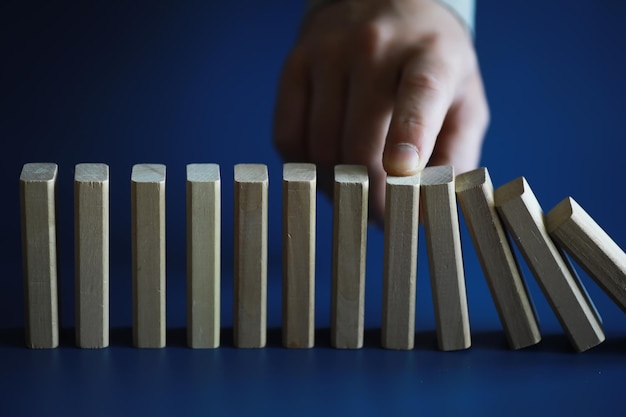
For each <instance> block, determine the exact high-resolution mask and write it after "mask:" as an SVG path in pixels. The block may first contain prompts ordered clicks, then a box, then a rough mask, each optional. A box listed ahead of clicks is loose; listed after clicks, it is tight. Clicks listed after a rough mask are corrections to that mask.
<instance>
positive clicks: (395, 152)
mask: <svg viewBox="0 0 626 417" xmlns="http://www.w3.org/2000/svg"><path fill="white" fill-rule="evenodd" d="M420 162H421V161H420V155H419V152H418V151H417V147H416V146H415V145H413V144H410V143H397V144H393V145H388V146H386V147H385V151H384V152H383V168H384V169H385V171H386V172H387V174H388V175H393V176H401V177H403V176H407V175H415V174H417V173H418V172H419V169H420Z"/></svg>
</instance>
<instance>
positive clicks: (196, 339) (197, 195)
mask: <svg viewBox="0 0 626 417" xmlns="http://www.w3.org/2000/svg"><path fill="white" fill-rule="evenodd" d="M186 193H187V345H188V346H189V347H191V348H195V349H200V348H216V347H219V345H220V276H221V274H220V268H221V266H220V248H221V246H220V245H221V242H220V236H221V234H220V233H221V178H220V167H219V165H217V164H188V165H187V188H186Z"/></svg>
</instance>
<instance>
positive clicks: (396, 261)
mask: <svg viewBox="0 0 626 417" xmlns="http://www.w3.org/2000/svg"><path fill="white" fill-rule="evenodd" d="M419 184H420V174H417V175H414V176H409V177H391V176H390V177H387V183H386V194H385V201H386V202H385V232H384V233H385V237H384V261H383V263H384V265H383V303H382V309H383V311H382V313H383V314H382V324H381V332H382V346H383V347H384V348H386V349H398V350H409V349H413V347H414V344H415V282H416V281H415V280H416V272H417V231H418V224H419V193H420V188H419Z"/></svg>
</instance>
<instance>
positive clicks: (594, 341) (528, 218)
mask: <svg viewBox="0 0 626 417" xmlns="http://www.w3.org/2000/svg"><path fill="white" fill-rule="evenodd" d="M494 198H495V205H496V209H497V210H498V213H499V214H500V216H501V218H502V220H503V222H504V225H505V227H506V228H507V230H508V231H509V233H510V234H511V236H512V237H513V240H514V241H515V242H516V243H517V245H518V247H519V249H520V252H521V253H522V255H523V256H524V259H525V260H526V262H527V264H528V266H529V268H530V270H531V271H532V273H533V275H534V276H535V278H536V279H537V282H538V283H539V286H540V287H541V289H542V291H543V293H544V294H545V296H546V298H547V300H548V302H549V303H550V305H551V307H552V309H553V311H554V313H555V315H556V317H557V318H558V319H559V322H560V323H561V326H562V327H563V329H564V330H565V332H566V334H567V336H568V337H569V339H570V341H571V343H572V345H573V347H574V348H575V349H576V350H577V351H579V352H582V351H585V350H588V349H590V348H592V347H594V346H596V345H598V344H600V343H602V342H603V341H604V332H603V330H602V324H601V323H600V321H599V320H598V319H597V317H596V314H595V311H594V308H593V307H592V306H591V305H590V304H589V303H588V302H587V298H586V296H585V294H584V293H583V291H581V289H580V286H579V285H582V284H580V283H578V282H576V278H575V277H573V276H572V274H571V272H570V270H569V267H568V265H567V263H566V262H565V260H564V259H563V257H562V256H561V254H560V253H559V250H558V248H557V247H556V246H555V244H554V242H553V241H552V239H551V238H550V236H549V235H548V232H547V230H546V227H545V224H544V218H543V210H542V209H541V206H540V204H539V201H537V198H536V197H535V195H534V194H533V192H532V190H531V188H530V186H529V184H528V183H527V182H526V179H525V178H524V177H520V178H517V179H515V180H513V181H510V182H509V183H507V184H504V185H502V186H500V187H499V188H497V189H496V190H495V193H494Z"/></svg>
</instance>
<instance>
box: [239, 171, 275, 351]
mask: <svg viewBox="0 0 626 417" xmlns="http://www.w3.org/2000/svg"><path fill="white" fill-rule="evenodd" d="M234 171H235V254H234V256H235V276H234V284H235V289H234V296H235V300H234V317H233V319H234V344H235V346H236V347H240V348H262V347H265V344H266V338H267V190H268V186H269V179H268V174H267V166H266V165H263V164H237V165H235V169H234Z"/></svg>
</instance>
